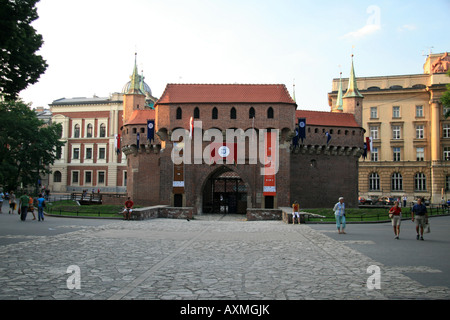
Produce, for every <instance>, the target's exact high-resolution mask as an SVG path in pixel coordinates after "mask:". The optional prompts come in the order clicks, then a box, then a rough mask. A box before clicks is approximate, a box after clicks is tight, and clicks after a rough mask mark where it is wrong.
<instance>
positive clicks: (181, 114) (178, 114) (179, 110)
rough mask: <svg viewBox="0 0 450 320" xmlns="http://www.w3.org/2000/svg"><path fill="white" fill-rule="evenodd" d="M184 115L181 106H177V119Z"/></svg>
mask: <svg viewBox="0 0 450 320" xmlns="http://www.w3.org/2000/svg"><path fill="white" fill-rule="evenodd" d="M182 117H183V111H181V108H180V107H178V108H177V120H179V119H181V118H182Z"/></svg>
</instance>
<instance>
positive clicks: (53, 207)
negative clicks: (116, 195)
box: [45, 200, 124, 218]
mask: <svg viewBox="0 0 450 320" xmlns="http://www.w3.org/2000/svg"><path fill="white" fill-rule="evenodd" d="M123 208H124V207H123V206H122V205H103V204H98V205H82V206H79V205H78V204H77V202H76V201H73V200H61V201H55V202H52V203H48V205H47V207H46V210H45V211H46V212H47V213H48V214H53V215H63V216H80V217H105V218H111V217H116V218H117V217H120V216H121V214H122V213H121V212H122V211H123Z"/></svg>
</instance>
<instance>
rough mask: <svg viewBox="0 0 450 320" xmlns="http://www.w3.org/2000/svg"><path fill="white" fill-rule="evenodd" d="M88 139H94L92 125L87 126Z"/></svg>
mask: <svg viewBox="0 0 450 320" xmlns="http://www.w3.org/2000/svg"><path fill="white" fill-rule="evenodd" d="M86 138H92V124H90V123H89V124H88V125H87V130H86Z"/></svg>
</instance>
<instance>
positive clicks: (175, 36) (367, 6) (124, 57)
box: [21, 0, 450, 111]
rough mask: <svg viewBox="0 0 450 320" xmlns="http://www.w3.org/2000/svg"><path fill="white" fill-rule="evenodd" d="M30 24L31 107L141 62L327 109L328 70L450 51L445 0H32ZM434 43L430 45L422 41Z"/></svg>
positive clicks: (165, 73) (410, 69)
mask: <svg viewBox="0 0 450 320" xmlns="http://www.w3.org/2000/svg"><path fill="white" fill-rule="evenodd" d="M37 8H38V14H39V17H40V18H39V19H38V20H37V21H35V22H34V23H33V26H34V27H35V28H36V29H37V31H38V32H39V33H40V34H42V36H43V38H44V41H45V43H44V45H43V47H42V48H41V50H40V54H41V55H43V57H44V58H45V59H46V60H47V63H48V64H49V67H48V69H47V71H46V73H45V74H44V75H42V76H41V78H40V80H39V82H38V83H36V84H34V85H32V86H29V87H28V88H27V89H25V90H24V91H22V93H21V97H22V99H23V100H24V101H25V102H32V106H33V107H37V106H47V105H48V104H49V103H51V102H52V101H53V100H56V99H59V98H62V97H65V98H72V97H90V96H93V95H94V94H95V95H97V96H101V97H102V96H103V97H106V96H108V95H109V94H110V93H113V92H120V91H121V89H122V87H123V85H124V84H125V83H126V82H127V81H128V80H129V76H130V74H131V72H132V69H133V64H134V53H135V52H136V51H137V53H138V56H137V61H138V68H139V71H141V70H143V72H144V76H145V81H146V82H147V83H148V85H149V86H150V87H151V89H152V91H153V95H154V96H156V97H159V96H161V94H162V92H163V91H164V88H165V86H166V84H167V83H283V84H285V85H286V86H287V88H288V89H289V91H290V92H291V94H292V91H293V84H294V83H295V95H296V100H297V104H298V105H299V108H301V109H306V110H320V111H326V110H329V106H328V99H327V93H328V92H329V91H331V83H332V79H333V78H338V77H339V72H340V71H342V74H343V77H348V75H349V71H350V63H351V58H350V56H351V54H352V52H353V53H354V55H355V58H354V59H355V60H354V61H355V70H356V76H357V77H358V76H360V77H366V76H382V75H397V74H416V73H422V71H423V69H422V68H423V64H424V62H425V59H426V56H424V55H426V54H427V53H428V52H429V50H430V49H431V50H432V52H433V53H440V52H445V51H450V37H449V36H448V30H449V27H450V22H449V21H450V19H449V17H448V15H449V13H450V0H431V1H429V2H424V1H404V0H395V1H300V0H128V1H119V0H89V1H87V0H77V1H73V0H41V1H40V2H39V3H38V5H37ZM431 47H433V48H431Z"/></svg>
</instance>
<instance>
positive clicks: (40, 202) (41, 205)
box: [37, 193, 45, 221]
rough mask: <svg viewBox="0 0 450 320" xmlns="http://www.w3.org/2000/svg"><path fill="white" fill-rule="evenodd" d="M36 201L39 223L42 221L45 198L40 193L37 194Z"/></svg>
mask: <svg viewBox="0 0 450 320" xmlns="http://www.w3.org/2000/svg"><path fill="white" fill-rule="evenodd" d="M37 201H38V219H39V221H44V207H45V198H44V197H43V196H42V193H40V194H39V198H38V199H37Z"/></svg>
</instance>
